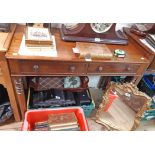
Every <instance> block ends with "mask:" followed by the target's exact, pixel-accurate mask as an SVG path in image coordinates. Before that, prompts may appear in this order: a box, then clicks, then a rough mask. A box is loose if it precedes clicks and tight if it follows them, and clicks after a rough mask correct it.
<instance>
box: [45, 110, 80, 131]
mask: <svg viewBox="0 0 155 155" xmlns="http://www.w3.org/2000/svg"><path fill="white" fill-rule="evenodd" d="M48 124H49V129H50V130H51V131H79V130H80V128H79V125H78V121H77V118H76V116H75V113H73V112H72V113H62V114H51V115H49V119H48Z"/></svg>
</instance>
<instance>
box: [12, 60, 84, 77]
mask: <svg viewBox="0 0 155 155" xmlns="http://www.w3.org/2000/svg"><path fill="white" fill-rule="evenodd" d="M10 65H11V66H12V65H15V66H16V67H15V69H14V68H13V67H12V68H11V73H12V74H21V75H22V74H23V75H59V74H61V75H64V74H67V75H74V74H83V75H84V74H86V71H87V64H86V63H74V62H73V63H72V62H71V63H68V62H58V61H57V62H51V61H33V62H32V61H27V60H26V61H25V60H20V61H16V62H10Z"/></svg>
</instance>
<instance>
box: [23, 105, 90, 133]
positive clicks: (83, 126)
mask: <svg viewBox="0 0 155 155" xmlns="http://www.w3.org/2000/svg"><path fill="white" fill-rule="evenodd" d="M70 112H74V113H75V115H76V117H77V120H78V123H79V127H80V130H81V131H88V130H89V129H88V124H87V121H86V118H85V116H84V112H83V109H82V108H79V107H78V108H55V109H42V110H30V111H27V112H26V113H25V119H24V123H23V126H22V131H32V130H33V128H34V125H35V123H36V122H41V121H46V120H48V115H49V114H60V113H70Z"/></svg>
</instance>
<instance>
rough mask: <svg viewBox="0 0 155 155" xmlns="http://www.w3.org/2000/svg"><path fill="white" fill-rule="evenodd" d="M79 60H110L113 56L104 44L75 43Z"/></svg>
mask: <svg viewBox="0 0 155 155" xmlns="http://www.w3.org/2000/svg"><path fill="white" fill-rule="evenodd" d="M76 49H77V50H78V52H79V57H80V58H87V57H88V58H92V59H111V58H112V57H113V54H112V52H111V50H110V49H109V48H108V47H107V46H106V45H105V44H96V43H83V42H76Z"/></svg>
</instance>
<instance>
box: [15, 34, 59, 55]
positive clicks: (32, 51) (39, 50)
mask: <svg viewBox="0 0 155 155" xmlns="http://www.w3.org/2000/svg"><path fill="white" fill-rule="evenodd" d="M52 40H53V45H52V46H51V47H50V46H49V47H27V46H26V45H25V36H23V38H22V42H21V45H20V49H19V52H18V54H19V55H26V56H47V57H57V50H56V42H55V37H54V36H52Z"/></svg>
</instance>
